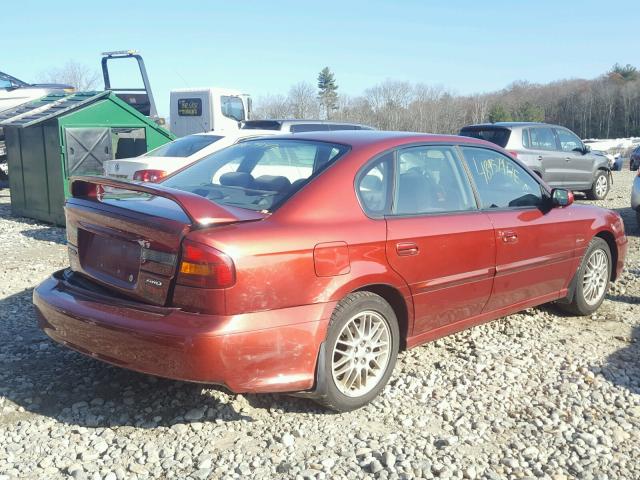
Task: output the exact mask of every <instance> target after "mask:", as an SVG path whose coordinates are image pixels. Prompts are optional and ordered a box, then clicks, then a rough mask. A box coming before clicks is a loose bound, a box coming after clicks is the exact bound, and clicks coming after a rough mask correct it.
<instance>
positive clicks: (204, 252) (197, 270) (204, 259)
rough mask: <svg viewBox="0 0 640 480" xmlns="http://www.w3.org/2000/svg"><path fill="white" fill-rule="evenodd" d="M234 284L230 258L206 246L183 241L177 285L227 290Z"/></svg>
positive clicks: (234, 273) (232, 266)
mask: <svg viewBox="0 0 640 480" xmlns="http://www.w3.org/2000/svg"><path fill="white" fill-rule="evenodd" d="M235 282H236V269H235V266H234V265H233V260H231V258H230V257H229V256H228V255H227V254H225V253H223V252H221V251H220V250H217V249H215V248H213V247H209V246H208V245H204V244H202V243H197V242H193V241H191V240H184V241H183V242H182V259H181V261H180V269H179V271H178V278H177V283H178V284H180V285H185V286H189V287H200V288H227V287H230V286H232V285H233V284H234V283H235Z"/></svg>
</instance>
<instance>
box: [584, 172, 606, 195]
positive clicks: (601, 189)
mask: <svg viewBox="0 0 640 480" xmlns="http://www.w3.org/2000/svg"><path fill="white" fill-rule="evenodd" d="M609 187H610V185H609V174H608V173H607V172H605V171H604V170H598V173H596V178H595V179H594V180H593V185H592V186H591V190H589V191H588V192H587V196H588V197H589V198H590V199H591V200H604V198H605V197H606V196H607V193H609Z"/></svg>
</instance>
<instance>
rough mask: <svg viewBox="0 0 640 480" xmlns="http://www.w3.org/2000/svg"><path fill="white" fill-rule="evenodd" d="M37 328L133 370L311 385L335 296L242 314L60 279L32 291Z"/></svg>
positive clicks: (244, 386)
mask: <svg viewBox="0 0 640 480" xmlns="http://www.w3.org/2000/svg"><path fill="white" fill-rule="evenodd" d="M33 302H34V305H35V308H36V311H37V313H38V322H39V325H40V328H42V330H43V331H44V332H45V333H46V334H47V335H48V336H49V337H51V338H52V339H53V340H54V341H56V342H58V343H61V344H63V345H65V346H68V347H70V348H72V349H74V350H77V351H79V352H81V353H84V354H86V355H89V356H91V357H93V358H97V359H99V360H103V361H105V362H108V363H111V364H114V365H118V366H120V367H124V368H127V369H130V370H135V371H139V372H143V373H149V374H153V375H158V376H161V377H166V378H172V379H177V380H186V381H194V382H204V383H214V384H220V385H224V386H226V387H227V388H229V389H230V390H231V391H233V392H236V393H242V392H294V391H301V390H308V389H310V388H312V387H313V384H314V377H315V367H316V360H317V356H318V351H319V348H320V344H321V343H322V341H323V340H324V338H325V335H326V329H327V325H328V322H329V318H330V316H331V312H332V311H333V308H334V307H335V302H329V303H322V304H314V305H305V306H299V307H291V308H285V309H280V310H271V311H266V312H254V313H247V314H241V315H229V316H221V315H199V314H192V313H187V312H184V311H181V310H179V309H172V308H158V307H148V306H146V305H139V307H138V306H135V305H132V304H125V305H119V304H118V300H117V299H115V298H114V299H113V301H112V302H105V301H104V297H97V296H96V295H94V294H92V292H90V291H86V290H85V291H82V290H81V289H79V288H78V287H76V286H73V285H70V284H69V283H67V282H66V281H65V280H63V279H62V277H61V275H60V272H58V273H57V274H54V276H52V277H50V278H49V279H47V280H45V281H44V282H43V283H42V284H40V285H39V286H38V287H37V288H36V289H35V290H34V293H33Z"/></svg>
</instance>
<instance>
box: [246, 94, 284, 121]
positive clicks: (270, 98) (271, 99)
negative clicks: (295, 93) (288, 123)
mask: <svg viewBox="0 0 640 480" xmlns="http://www.w3.org/2000/svg"><path fill="white" fill-rule="evenodd" d="M290 116H291V105H290V103H289V100H288V99H287V97H285V96H284V95H267V96H266V97H260V98H259V99H258V101H257V102H256V107H255V108H254V109H253V118H257V119H264V118H273V119H276V118H287V117H290Z"/></svg>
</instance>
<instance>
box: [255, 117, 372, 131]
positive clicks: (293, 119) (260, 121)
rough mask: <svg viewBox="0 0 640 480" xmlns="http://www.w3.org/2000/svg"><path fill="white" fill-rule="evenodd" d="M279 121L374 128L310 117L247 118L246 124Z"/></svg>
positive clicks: (294, 123) (282, 123)
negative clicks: (302, 118)
mask: <svg viewBox="0 0 640 480" xmlns="http://www.w3.org/2000/svg"><path fill="white" fill-rule="evenodd" d="M267 122H271V123H279V124H280V126H284V125H310V124H311V125H315V124H320V125H353V126H354V127H363V128H365V129H373V127H371V126H369V125H364V124H362V123H354V122H340V121H335V120H313V119H311V120H309V119H304V120H301V119H297V118H265V119H263V120H245V121H244V122H243V123H244V124H249V125H252V124H260V123H267Z"/></svg>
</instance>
